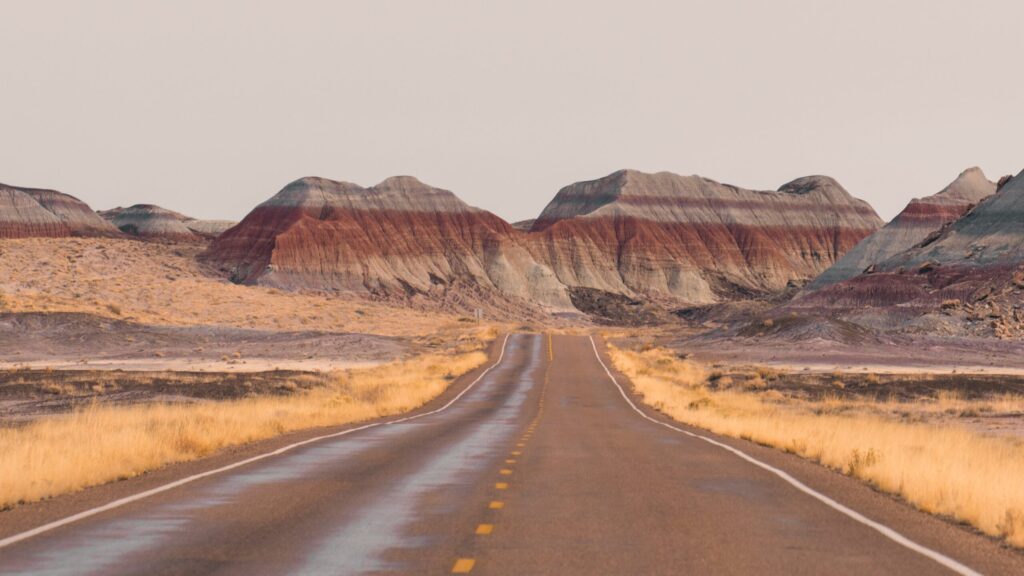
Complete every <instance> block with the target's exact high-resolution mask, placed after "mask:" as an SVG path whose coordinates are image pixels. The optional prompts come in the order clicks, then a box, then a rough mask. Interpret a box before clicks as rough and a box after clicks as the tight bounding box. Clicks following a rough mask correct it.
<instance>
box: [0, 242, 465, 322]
mask: <svg viewBox="0 0 1024 576" xmlns="http://www.w3.org/2000/svg"><path fill="white" fill-rule="evenodd" d="M202 249H203V247H202V246H200V245H190V244H183V245H168V244H158V243H147V242H138V241H134V240H107V239H76V238H60V239H47V238H29V239H23V240H2V241H0V294H3V297H2V300H3V302H2V303H0V309H2V310H7V311H11V312H87V313H90V314H96V315H99V316H104V317H109V318H119V319H125V320H134V321H137V322H142V323H148V324H168V325H178V326H190V325H196V324H217V325H223V326H235V327H240V328H258V329H265V330H324V331H347V332H370V333H374V334H382V335H389V336H422V335H426V334H433V333H436V332H438V331H439V330H443V329H445V328H453V329H457V328H458V318H457V317H456V316H453V315H448V314H441V313H436V312H430V313H428V312H419V311H416V310H411V309H408V308H402V307H396V306H387V305H384V304H381V303H376V302H372V301H369V300H366V299H361V298H357V297H344V298H339V297H327V296H322V295H314V294H298V293H289V292H283V291H280V290H276V289H273V288H260V287H253V286H238V285H235V284H232V283H231V282H228V281H227V280H225V279H223V278H219V277H217V276H216V275H215V274H213V273H212V271H211V270H209V269H208V268H207V267H205V266H204V265H202V264H200V263H198V262H197V261H196V259H195V258H196V255H197V254H198V253H199V252H201V251H202Z"/></svg>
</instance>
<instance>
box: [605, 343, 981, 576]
mask: <svg viewBox="0 0 1024 576" xmlns="http://www.w3.org/2000/svg"><path fill="white" fill-rule="evenodd" d="M590 344H591V346H593V348H594V355H595V356H597V361H598V362H599V363H600V364H601V367H602V368H604V371H605V373H606V374H608V378H610V379H611V381H612V384H615V387H616V388H618V389H619V393H620V394H622V397H623V398H624V399H625V400H626V402H627V403H628V404H629V406H630V408H632V409H633V410H635V411H636V413H637V414H639V415H640V416H642V417H644V418H645V419H647V420H650V421H651V422H654V423H655V424H658V425H660V426H664V427H666V428H669V429H671V430H675V431H676V432H680V433H682V434H686V435H687V436H690V437H693V438H698V439H700V440H703V441H705V442H707V443H709V444H713V445H715V446H717V447H719V448H721V449H723V450H727V451H729V452H732V453H733V454H735V455H736V456H739V457H740V458H742V459H744V460H746V461H747V462H750V463H751V464H753V465H754V466H757V467H758V468H762V469H764V470H767V471H768V472H771V473H772V474H774V475H776V476H778V477H779V478H782V479H783V480H785V481H786V482H787V483H789V484H790V485H792V486H793V487H794V488H796V489H797V490H799V491H801V492H803V493H804V494H807V495H808V496H810V497H812V498H814V499H815V500H818V501H820V502H822V503H823V504H825V505H826V506H828V507H829V508H832V509H833V510H836V511H838V512H840V513H842V514H844V515H846V516H848V517H850V518H852V519H854V520H856V521H857V522H860V523H861V524H864V525H865V526H868V527H869V528H872V529H874V530H875V531H877V532H879V533H880V534H882V535H883V536H885V537H886V538H888V539H890V540H892V541H893V542H896V543H897V544H899V545H900V546H903V547H905V548H909V549H910V550H913V551H914V552H917V553H918V554H920V555H922V556H925V557H927V558H930V559H932V560H934V561H936V562H938V563H939V564H941V565H943V566H945V567H946V568H949V569H950V570H952V571H953V572H955V573H957V574H962V575H963V576H981V573H980V572H976V571H974V570H973V569H971V568H969V567H967V566H965V565H963V564H961V563H959V562H957V561H956V560H954V559H952V558H950V557H949V556H946V555H944V554H942V553H940V552H936V551H935V550H932V549H931V548H927V547H925V546H922V545H921V544H918V543H917V542H914V541H913V540H911V539H909V538H907V537H906V536H904V535H902V534H900V533H899V532H897V531H895V530H893V529H892V528H890V527H888V526H886V525H885V524H881V523H879V522H876V521H874V520H872V519H870V518H868V517H866V516H864V515H863V514H861V513H860V512H857V511H856V510H853V509H850V508H847V507H846V506H844V505H842V504H840V503H839V502H836V501H835V500H833V499H831V498H829V497H828V496H825V495H824V494H822V493H820V492H817V491H815V490H814V489H813V488H811V487H809V486H807V485H806V484H804V483H803V482H801V481H799V480H797V479H796V478H793V477H792V476H790V475H789V474H787V473H786V472H784V471H782V470H780V469H778V468H775V467H774V466H771V465H769V464H766V463H764V462H762V461H760V460H758V459H756V458H754V457H753V456H750V455H749V454H747V453H746V452H743V451H742V450H739V449H737V448H733V447H732V446H729V445H728V444H723V443H722V442H719V441H717V440H714V439H712V438H708V437H707V436H702V435H700V434H695V433H693V432H690V431H688V430H683V429H682V428H678V427H676V426H673V425H671V424H668V423H667V422H662V421H660V420H656V419H654V418H651V417H650V416H648V415H647V414H644V412H643V411H642V410H640V409H639V408H637V406H636V404H634V403H633V401H632V400H631V399H630V398H629V395H628V394H626V391H625V390H624V389H623V388H622V386H621V385H619V381H618V380H616V379H615V376H614V375H612V371H611V370H609V369H608V366H607V365H605V363H604V360H602V359H601V354H600V353H599V352H598V351H597V343H596V342H594V337H593V336H590Z"/></svg>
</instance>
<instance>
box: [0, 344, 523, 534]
mask: <svg viewBox="0 0 1024 576" xmlns="http://www.w3.org/2000/svg"><path fill="white" fill-rule="evenodd" d="M508 337H509V335H508V334H505V340H504V341H502V343H501V354H499V355H498V359H497V360H496V361H495V362H494V364H491V365H490V366H488V367H487V369H486V370H484V371H483V372H481V373H480V375H479V376H477V377H476V380H473V382H471V383H470V384H469V386H466V388H465V389H463V390H462V391H461V392H459V393H458V394H457V395H456V396H455V397H454V398H452V399H451V400H449V401H448V403H447V404H445V405H444V406H441V407H440V408H437V409H435V410H431V411H430V412H423V413H422V414H416V415H414V416H406V417H404V418H399V419H397V420H389V421H387V422H375V423H373V424H364V425H363V426H358V427H356V428H349V429H347V430H342V431H341V432H335V433H333V434H326V435H324V436H317V437H316V438H309V439H306V440H303V441H301V442H296V443H294V444H289V445H288V446H284V447H282V448H278V449H277V450H274V451H272V452H267V453H265V454H260V455H258V456H253V457H251V458H247V459H245V460H241V461H239V462H235V463H233V464H228V465H227V466H223V467H221V468H217V469H215V470H208V471H206V472H202V473H200V474H196V475H194V476H189V477H187V478H182V479H180V480H176V481H174V482H171V483H169V484H164V485H162V486H157V487H156V488H151V489H149V490H146V491H145V492H139V493H138V494H133V495H131V496H126V497H124V498H121V499H120V500H114V501H113V502H110V503H108V504H104V505H103V506H98V507H96V508H91V509H89V510H85V511H83V512H79V513H78V514H75V515H73V516H68V517H67V518H63V519H61V520H55V521H53V522H50V523H49V524H43V525H42V526H39V527H38V528H33V529H32V530H28V531H26V532H22V533H20V534H15V535H13V536H9V537H7V538H4V539H3V540H0V548H5V547H7V546H10V545H12V544H16V543H18V542H21V541H23V540H28V539H29V538H32V537H33V536H38V535H40V534H43V533H45V532H49V531H51V530H55V529H57V528H60V527H62V526H67V525H68V524H72V523H74V522H78V521H79V520H84V519H86V518H89V517H90V516H95V515H97V514H102V513H103V512H107V511H109V510H113V509H115V508H120V507H122V506H124V505H126V504H131V503H132V502H138V501H139V500H142V499H144V498H149V497H150V496H154V495H156V494H160V493H162V492H167V491H168V490H173V489H175V488H177V487H179V486H183V485H185V484H188V483H190V482H195V481H196V480H201V479H203V478H207V477H209V476H215V475H217V474H222V473H224V472H228V471H229V470H234V469H235V468H240V467H242V466H245V465H247V464H252V463H253V462H258V461H260V460H264V459H266V458H271V457H273V456H278V455H280V454H284V453H285V452H288V451H290V450H294V449H295V448H299V447H301V446H305V445H307V444H312V443H314V442H320V441H321V440H328V439H331V438H338V437H339V436H345V435H348V434H352V433H354V432H359V431H360V430H366V429H369V428H376V427H377V426H388V425H391V424H398V423H400V422H408V421H409V420H415V419H417V418H423V417H424V416H430V415H432V414H437V413H439V412H444V411H445V410H447V409H448V408H449V407H451V405H452V404H455V402H456V401H458V400H459V399H460V398H462V397H463V396H465V394H466V393H467V392H469V391H470V390H472V389H473V387H474V386H476V385H477V383H478V382H480V380H482V379H483V377H484V376H486V375H487V373H488V372H490V371H491V370H493V369H494V368H496V367H497V366H498V365H499V364H501V361H502V360H503V359H504V358H505V346H506V345H507V344H508Z"/></svg>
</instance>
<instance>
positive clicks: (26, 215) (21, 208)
mask: <svg viewBox="0 0 1024 576" xmlns="http://www.w3.org/2000/svg"><path fill="white" fill-rule="evenodd" d="M118 235H120V234H119V233H118V231H117V229H116V228H114V227H113V226H111V225H110V224H108V223H107V222H106V221H104V220H103V219H102V218H100V217H99V216H97V215H96V213H95V212H93V211H92V209H91V208H89V206H88V205H87V204H85V203H84V202H82V201H81V200H79V199H77V198H75V197H74V196H69V195H67V194H63V193H61V192H57V191H56V190H42V189H36V188H19V187H16V186H6V185H4V184H0V238H31V237H46V238H54V237H58V238H59V237H65V236H100V237H113V236H118Z"/></svg>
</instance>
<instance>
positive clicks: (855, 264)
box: [807, 168, 996, 290]
mask: <svg viewBox="0 0 1024 576" xmlns="http://www.w3.org/2000/svg"><path fill="white" fill-rule="evenodd" d="M995 191H996V184H995V183H994V182H991V181H989V180H988V178H986V177H985V174H984V173H983V172H982V171H981V169H979V168H969V169H967V170H965V171H963V172H962V173H961V174H960V176H958V177H957V178H956V180H954V181H953V182H952V183H950V184H949V186H946V187H945V188H944V189H942V191H940V192H938V193H937V194H934V195H932V196H928V197H926V198H920V199H914V200H912V201H911V202H910V204H908V205H907V207H906V208H904V209H903V211H902V212H900V214H899V215H897V216H896V218H894V219H893V220H892V221H891V222H889V223H888V224H886V225H885V227H883V228H882V229H881V230H879V231H877V232H875V233H874V234H872V235H871V236H869V237H867V238H865V239H864V240H863V241H861V242H860V243H859V244H857V246H856V247H854V248H853V250H850V251H849V252H848V253H847V254H846V255H845V256H843V257H842V258H840V259H839V261H837V262H836V263H835V264H834V265H833V266H832V267H831V268H829V269H828V270H826V271H825V272H823V273H822V274H821V275H820V276H818V277H817V278H815V279H814V281H812V282H811V283H810V284H809V285H808V286H807V288H808V290H819V289H821V288H824V287H826V286H830V285H832V284H835V283H836V282H841V281H843V280H848V279H850V278H853V277H854V276H857V275H859V274H861V273H862V272H864V271H865V270H866V269H868V268H869V267H871V266H875V265H878V264H881V263H882V262H884V261H886V260H888V259H889V258H892V257H893V256H896V255H897V254H899V253H901V252H903V251H905V250H909V249H910V248H913V247H914V246H915V245H917V244H919V243H920V242H923V241H925V240H926V239H928V238H929V236H932V235H935V234H938V233H940V232H941V231H942V229H943V227H945V226H947V225H948V224H950V223H951V222H953V221H955V220H957V219H958V218H960V217H961V216H963V215H964V213H966V212H967V211H968V210H969V209H970V208H972V207H974V206H975V205H976V204H978V202H980V201H982V200H984V199H985V198H987V197H989V196H991V195H992V194H994V193H995Z"/></svg>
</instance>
